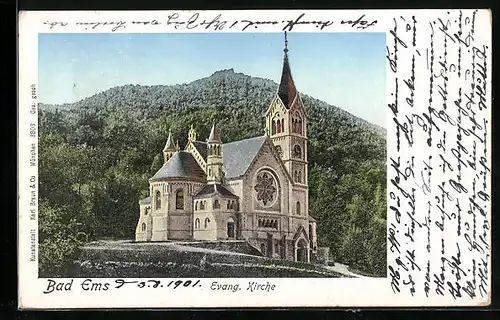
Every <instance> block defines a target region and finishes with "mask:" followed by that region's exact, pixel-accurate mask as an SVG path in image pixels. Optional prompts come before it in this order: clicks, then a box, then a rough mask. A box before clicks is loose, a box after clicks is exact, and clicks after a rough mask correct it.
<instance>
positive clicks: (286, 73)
mask: <svg viewBox="0 0 500 320" xmlns="http://www.w3.org/2000/svg"><path fill="white" fill-rule="evenodd" d="M283 51H284V52H285V56H284V59H283V71H282V73H281V81H280V85H279V87H278V96H279V97H280V99H281V101H282V102H283V104H284V105H285V107H286V108H290V106H291V104H292V102H293V100H294V99H295V96H296V95H297V89H296V88H295V84H294V83H293V79H292V72H291V70H290V64H289V63H288V39H287V35H286V31H285V49H283Z"/></svg>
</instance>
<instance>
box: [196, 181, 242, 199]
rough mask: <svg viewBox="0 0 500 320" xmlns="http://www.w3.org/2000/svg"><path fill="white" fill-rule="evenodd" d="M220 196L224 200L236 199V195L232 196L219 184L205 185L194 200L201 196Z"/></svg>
mask: <svg viewBox="0 0 500 320" xmlns="http://www.w3.org/2000/svg"><path fill="white" fill-rule="evenodd" d="M216 194H218V195H220V196H222V197H224V198H238V197H237V196H236V195H234V194H233V193H232V192H231V191H229V190H228V189H226V187H224V186H223V185H221V184H207V185H205V186H204V187H203V188H202V189H201V190H200V191H198V193H197V194H196V195H195V198H199V197H203V196H209V195H216Z"/></svg>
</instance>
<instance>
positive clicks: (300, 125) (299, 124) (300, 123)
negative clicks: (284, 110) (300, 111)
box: [298, 119, 302, 134]
mask: <svg viewBox="0 0 500 320" xmlns="http://www.w3.org/2000/svg"><path fill="white" fill-rule="evenodd" d="M298 129H299V130H298V131H299V133H300V134H302V119H299V123H298Z"/></svg>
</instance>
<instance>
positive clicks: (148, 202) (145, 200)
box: [139, 197, 151, 204]
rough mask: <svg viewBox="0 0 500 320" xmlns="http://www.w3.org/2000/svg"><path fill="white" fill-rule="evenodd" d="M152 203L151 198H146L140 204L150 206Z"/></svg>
mask: <svg viewBox="0 0 500 320" xmlns="http://www.w3.org/2000/svg"><path fill="white" fill-rule="evenodd" d="M150 203H151V197H146V198H144V199H142V200H141V201H139V204H150Z"/></svg>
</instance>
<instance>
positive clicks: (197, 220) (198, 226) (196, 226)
mask: <svg viewBox="0 0 500 320" xmlns="http://www.w3.org/2000/svg"><path fill="white" fill-rule="evenodd" d="M194 228H195V229H199V228H200V219H199V218H196V220H194Z"/></svg>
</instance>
